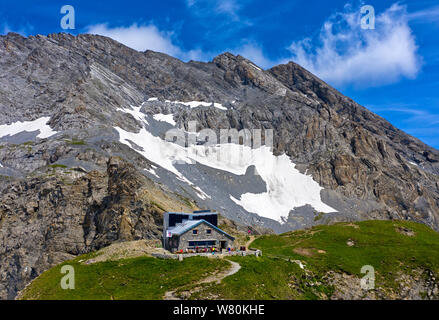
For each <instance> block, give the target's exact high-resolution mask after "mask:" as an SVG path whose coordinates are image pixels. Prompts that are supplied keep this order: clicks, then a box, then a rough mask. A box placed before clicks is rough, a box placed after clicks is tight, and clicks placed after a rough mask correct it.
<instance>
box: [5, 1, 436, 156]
mask: <svg viewBox="0 0 439 320" xmlns="http://www.w3.org/2000/svg"><path fill="white" fill-rule="evenodd" d="M63 5H72V6H73V7H74V8H75V30H68V32H70V33H73V34H77V33H85V32H90V33H98V34H103V35H107V36H110V37H113V38H115V39H116V40H118V41H120V42H123V43H125V44H126V45H128V46H130V47H133V48H134V49H137V50H145V49H151V50H156V51H161V52H165V53H168V54H170V55H172V56H176V57H178V58H180V59H182V60H185V61H187V60H190V59H194V60H202V61H209V60H211V59H212V58H213V57H214V56H216V55H217V54H219V53H221V52H224V51H231V52H233V53H235V54H241V55H243V56H245V57H247V58H249V59H251V60H253V61H254V62H255V63H257V64H258V65H260V66H261V67H263V68H269V67H271V66H273V65H276V64H279V63H285V62H287V61H289V60H293V61H295V62H297V63H299V64H301V65H302V66H304V67H305V68H307V69H309V70H310V71H312V72H313V73H315V74H316V75H318V76H320V77H321V78H322V79H324V80H325V81H326V82H328V83H329V84H331V85H332V86H334V87H335V88H337V89H338V90H340V91H341V92H342V93H344V94H346V95H347V96H349V97H351V98H353V99H354V100H356V101H357V102H358V103H360V104H362V105H364V106H365V107H367V108H368V109H370V110H372V111H374V112H376V113H378V114H379V115H381V116H383V117H384V118H386V119H387V120H389V121H390V122H391V123H392V124H394V125H395V126H397V127H398V128H400V129H402V130H404V131H406V132H408V133H410V134H412V135H414V136H416V137H418V138H420V139H421V140H423V141H424V142H426V143H427V144H429V145H431V146H433V147H436V148H439V37H438V34H439V1H438V0H406V1H399V2H397V1H396V0H395V1H393V0H367V1H359V0H354V1H348V0H343V1H341V0H331V1H327V0H324V1H323V0H322V1H317V0H314V1H309V0H307V1H306V0H276V1H262V0H173V1H171V0H161V1H145V0H144V1H131V0H125V1H114V0H106V1H90V0H89V1H82V0H65V1H64V0H63V1H54V0H46V1H44V4H41V3H39V2H37V1H35V0H34V1H30V0H15V1H9V0H3V1H2V4H1V8H0V34H4V33H7V32H9V31H15V32H19V33H21V34H23V35H34V34H49V33H54V32H62V31H65V30H62V29H61V26H60V20H61V18H62V16H63V15H62V14H61V13H60V9H61V7H62V6H63ZM363 5H372V6H373V7H374V9H375V16H376V23H375V29H374V30H364V29H362V28H361V26H360V18H361V13H360V7H361V6H363Z"/></svg>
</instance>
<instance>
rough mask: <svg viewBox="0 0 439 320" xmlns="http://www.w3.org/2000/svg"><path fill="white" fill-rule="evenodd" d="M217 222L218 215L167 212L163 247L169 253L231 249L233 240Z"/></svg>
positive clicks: (200, 212) (202, 212)
mask: <svg viewBox="0 0 439 320" xmlns="http://www.w3.org/2000/svg"><path fill="white" fill-rule="evenodd" d="M217 221H218V214H217V213H213V212H210V211H198V212H197V211H196V212H194V213H172V212H167V213H166V214H165V216H164V222H163V225H164V232H163V246H164V248H165V249H167V250H169V251H171V252H179V251H183V252H186V251H188V250H193V251H196V250H199V249H204V248H207V249H211V248H215V249H216V250H221V249H227V248H229V247H232V246H233V241H234V240H235V239H234V238H233V237H232V236H231V235H229V234H227V233H226V232H224V231H223V230H221V229H219V228H218V227H217Z"/></svg>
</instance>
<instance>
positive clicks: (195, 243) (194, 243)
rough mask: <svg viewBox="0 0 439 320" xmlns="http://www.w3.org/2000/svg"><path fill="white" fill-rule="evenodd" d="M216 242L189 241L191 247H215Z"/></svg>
mask: <svg viewBox="0 0 439 320" xmlns="http://www.w3.org/2000/svg"><path fill="white" fill-rule="evenodd" d="M215 245H216V242H215V241H189V247H214V246H215Z"/></svg>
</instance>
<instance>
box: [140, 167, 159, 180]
mask: <svg viewBox="0 0 439 320" xmlns="http://www.w3.org/2000/svg"><path fill="white" fill-rule="evenodd" d="M156 168H157V167H156ZM144 170H145V171H147V172H149V173H150V174H152V175H153V176H156V177H157V178H160V177H159V175H158V174H157V173H156V172H155V170H154V169H153V168H151V169H144Z"/></svg>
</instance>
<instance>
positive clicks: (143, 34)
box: [86, 23, 206, 61]
mask: <svg viewBox="0 0 439 320" xmlns="http://www.w3.org/2000/svg"><path fill="white" fill-rule="evenodd" d="M86 32H87V33H90V34H98V35H101V36H106V37H109V38H111V39H113V40H116V41H118V42H120V43H122V44H124V45H126V46H127V47H130V48H132V49H134V50H137V51H145V50H152V51H158V52H162V53H166V54H169V55H170V56H173V57H176V58H179V59H182V60H185V61H187V60H204V59H205V58H206V54H205V53H203V52H202V50H200V49H191V50H188V51H185V50H183V49H182V48H181V47H180V46H178V45H176V44H175V43H174V41H173V40H174V39H173V38H174V32H172V31H162V30H160V29H159V28H157V26H155V25H154V24H152V23H151V24H146V25H139V24H137V23H134V24H132V25H131V26H129V27H114V28H112V27H110V26H109V25H108V24H106V23H103V24H96V25H91V26H88V27H86Z"/></svg>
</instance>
